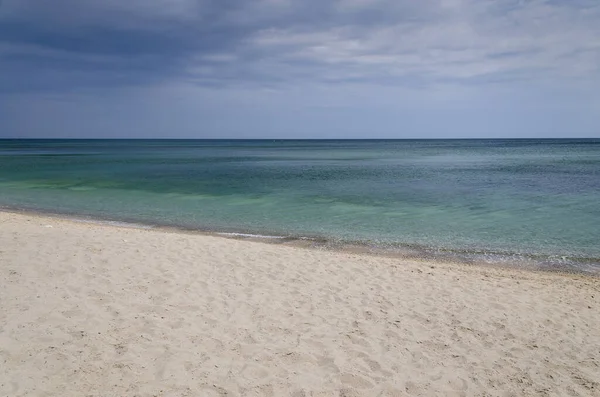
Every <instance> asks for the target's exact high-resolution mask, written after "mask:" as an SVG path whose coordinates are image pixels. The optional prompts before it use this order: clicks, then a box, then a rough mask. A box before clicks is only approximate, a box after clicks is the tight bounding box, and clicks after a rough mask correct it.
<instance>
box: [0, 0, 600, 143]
mask: <svg viewBox="0 0 600 397" xmlns="http://www.w3.org/2000/svg"><path fill="white" fill-rule="evenodd" d="M0 137H95V138H114V137H124V138H130V137H165V138H168V137H173V138H436V137H437V138H444V137H455V138H459V137H466V138H469V137H484V138H485V137H600V1H598V0H562V1H559V0H331V1H328V0H128V1H123V0H52V1H48V0H0Z"/></svg>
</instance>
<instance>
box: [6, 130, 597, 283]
mask: <svg viewBox="0 0 600 397" xmlns="http://www.w3.org/2000/svg"><path fill="white" fill-rule="evenodd" d="M0 206H4V207H10V208H23V209H30V210H31V209H32V210H39V211H48V212H56V213H67V214H75V215H79V216H91V217H95V218H100V219H108V220H119V221H129V222H138V223H140V222H141V223H148V224H153V225H173V226H179V227H184V228H193V229H202V230H211V231H217V232H241V233H253V234H265V235H277V236H293V237H310V238H317V239H323V240H326V241H329V242H333V243H336V244H339V243H341V244H343V243H358V244H362V245H364V246H367V247H377V248H378V249H386V250H392V251H393V250H394V249H397V250H400V251H402V250H406V249H407V248H410V250H412V251H411V252H414V251H419V252H422V253H423V254H427V255H433V256H435V255H455V256H457V257H460V258H462V259H467V260H469V258H471V259H472V260H484V261H488V262H493V263H495V262H499V263H502V262H511V263H512V262H519V261H522V262H523V263H528V264H531V263H534V264H536V266H539V267H544V266H546V267H561V268H575V269H579V270H584V271H596V272H598V271H600V140H433V141H425V140H422V141H421V140H415V141H202V140H184V141H179V140H142V141H117V140H99V141H76V140H0ZM0 227H1V226H0Z"/></svg>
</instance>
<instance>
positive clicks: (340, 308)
mask: <svg viewBox="0 0 600 397" xmlns="http://www.w3.org/2000/svg"><path fill="white" fill-rule="evenodd" d="M0 280H1V289H0V396H10V397H13V396H94V397H96V396H98V397H113V396H114V397H116V396H218V395H227V396H288V395H291V396H404V395H415V396H420V395H422V396H432V395H440V396H525V395H552V396H600V383H599V382H600V281H599V279H598V278H592V277H584V276H576V275H561V274H549V273H541V272H538V273H535V272H525V271H517V270H503V269H493V268H489V267H478V266H460V265H452V264H435V265H434V264H432V263H419V262H416V261H403V260H400V259H392V258H381V257H375V256H366V255H363V256H361V255H355V254H348V253H340V252H330V251H322V250H314V249H302V248H296V247H290V246H283V245H274V244H264V243H257V242H252V241H243V240H234V239H227V238H222V237H213V236H206V235H198V234H196V235H195V234H185V233H176V232H168V231H161V230H141V229H133V228H122V227H114V226H103V225H97V224H86V223H80V222H74V221H69V220H61V219H58V218H49V217H42V216H33V215H23V214H12V213H6V212H0Z"/></svg>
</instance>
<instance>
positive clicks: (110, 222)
mask: <svg viewBox="0 0 600 397" xmlns="http://www.w3.org/2000/svg"><path fill="white" fill-rule="evenodd" d="M2 212H6V213H12V214H20V215H26V216H33V217H42V218H43V217H48V218H53V219H60V220H65V221H70V222H77V223H90V224H95V225H103V226H107V227H122V228H133V229H140V230H156V231H162V232H169V233H183V234H191V235H202V236H214V237H220V238H226V239H234V240H246V241H253V242H259V243H264V244H274V245H284V246H290V247H299V248H306V249H315V250H326V251H333V252H340V253H350V254H359V255H368V256H374V257H381V258H395V259H399V260H410V261H420V262H427V263H429V262H431V263H433V264H452V265H458V266H477V267H484V268H498V269H507V270H509V271H510V270H514V271H526V272H542V273H557V274H565V275H570V274H572V275H583V276H590V277H599V278H600V266H597V263H596V261H597V259H595V258H572V257H562V258H563V259H566V260H568V261H571V262H568V263H564V262H563V263H560V262H550V261H548V260H549V259H550V258H552V259H556V257H555V256H548V255H531V254H519V253H508V252H482V251H479V252H477V251H464V250H450V249H434V248H427V247H421V246H414V245H408V244H406V245H402V244H398V245H397V246H394V247H378V246H374V245H370V244H368V243H363V242H345V241H334V240H328V239H327V238H324V237H309V236H284V235H263V234H254V233H248V232H245V231H231V230H228V231H217V230H210V229H202V228H194V227H185V226H179V225H168V224H151V223H143V222H139V221H134V220H131V221H128V220H117V219H108V218H102V217H96V216H92V215H81V214H75V213H61V212H52V211H45V210H38V209H30V208H18V207H10V206H0V213H2ZM490 256H491V257H493V258H495V260H493V259H490ZM544 259H545V260H546V261H544ZM573 262H575V263H573ZM590 263H591V265H590ZM585 265H587V266H586V268H584V267H583V266H585Z"/></svg>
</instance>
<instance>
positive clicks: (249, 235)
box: [217, 232, 287, 240]
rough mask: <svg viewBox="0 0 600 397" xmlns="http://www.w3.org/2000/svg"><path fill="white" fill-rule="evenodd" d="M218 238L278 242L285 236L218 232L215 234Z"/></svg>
mask: <svg viewBox="0 0 600 397" xmlns="http://www.w3.org/2000/svg"><path fill="white" fill-rule="evenodd" d="M217 234H218V235H219V236H225V237H245V238H260V239H269V240H279V239H285V238H287V237H285V236H269V235H264V234H251V233H229V232H227V233H226V232H220V233H217Z"/></svg>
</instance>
